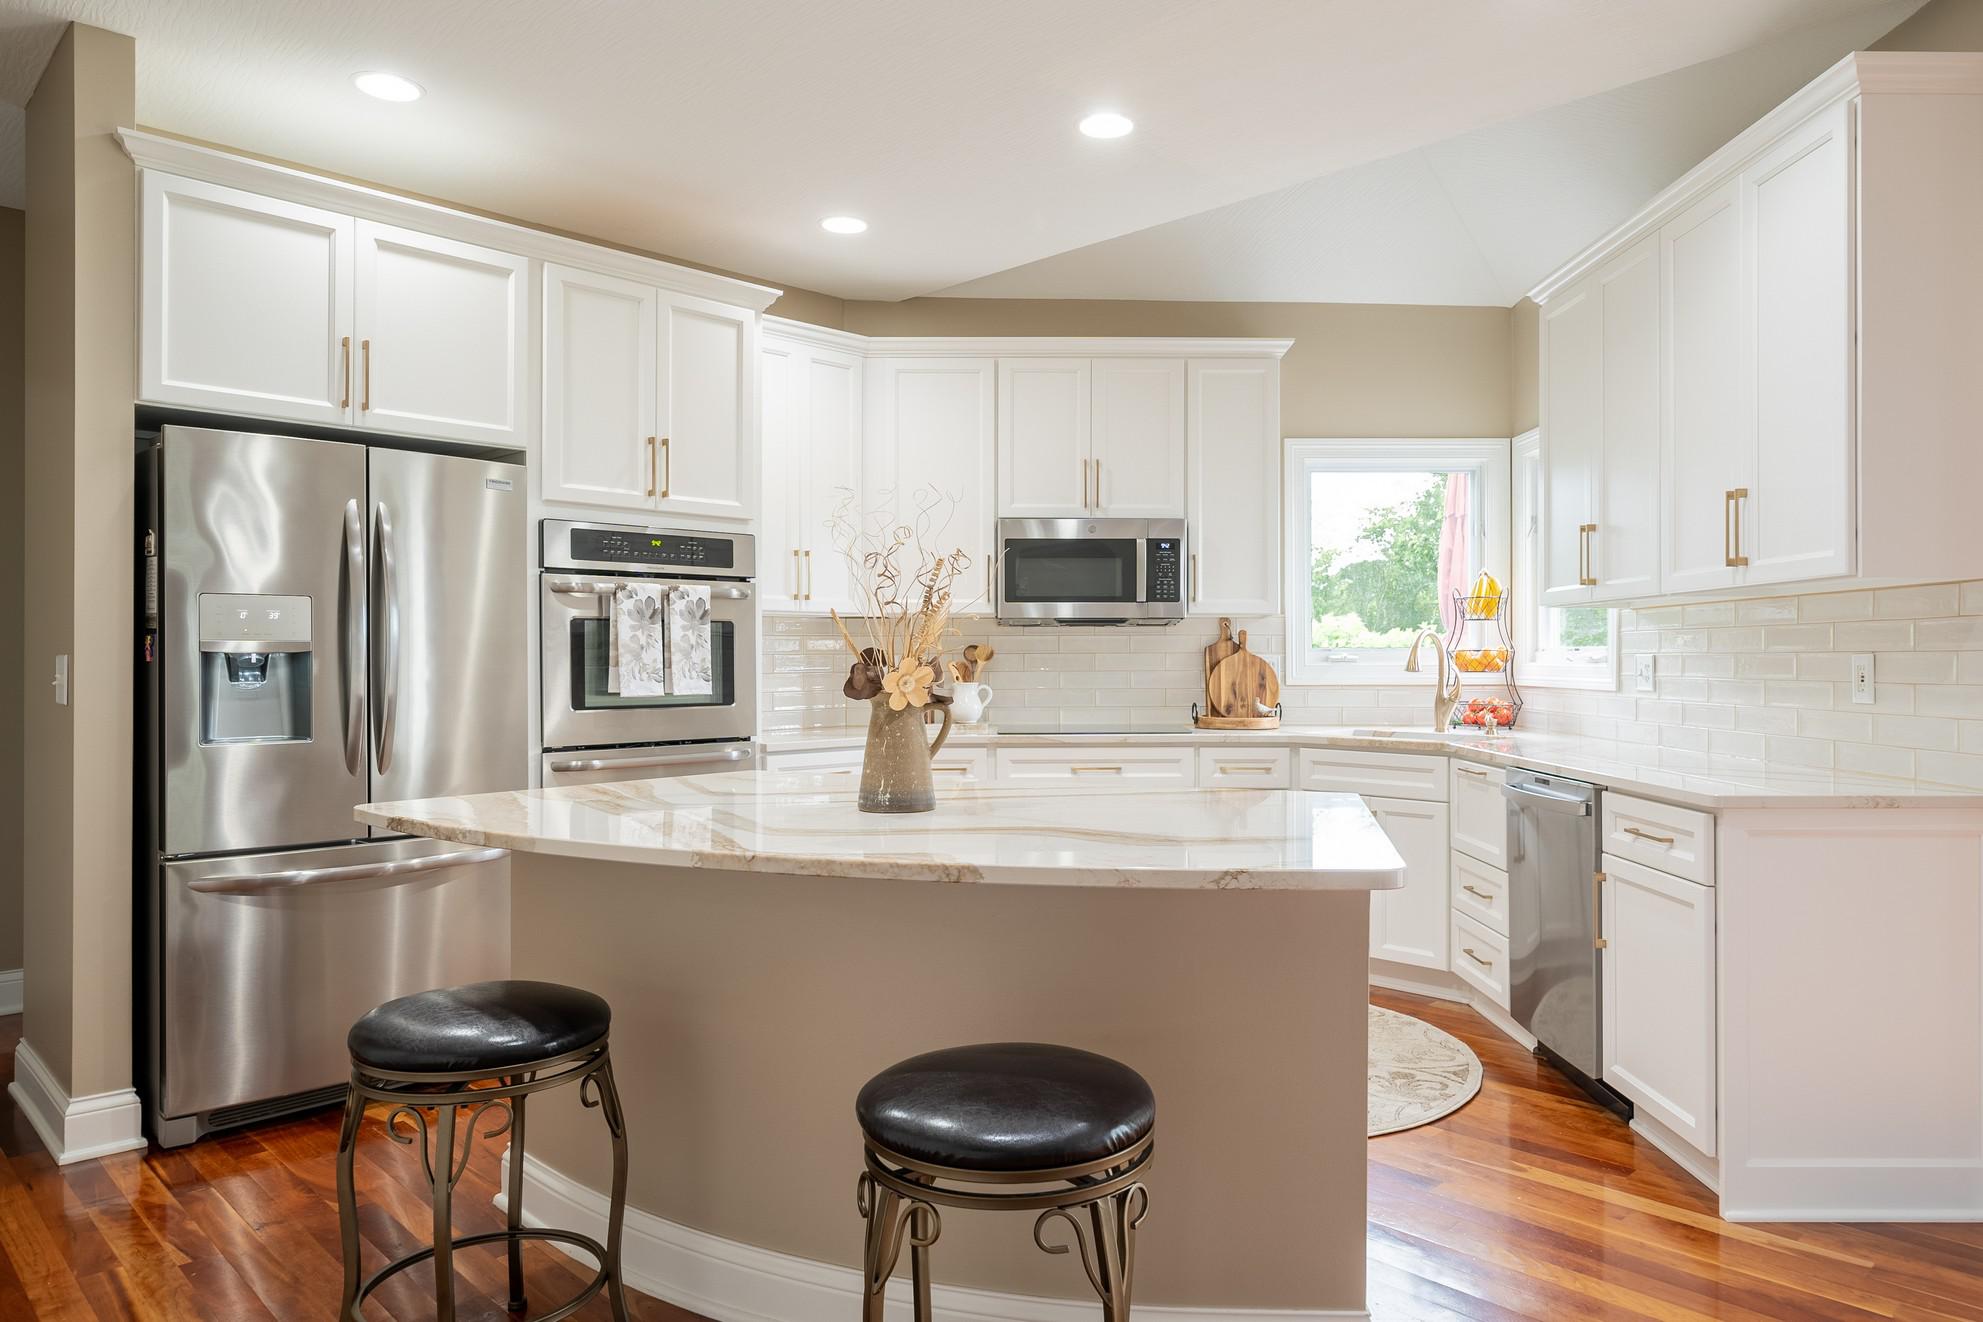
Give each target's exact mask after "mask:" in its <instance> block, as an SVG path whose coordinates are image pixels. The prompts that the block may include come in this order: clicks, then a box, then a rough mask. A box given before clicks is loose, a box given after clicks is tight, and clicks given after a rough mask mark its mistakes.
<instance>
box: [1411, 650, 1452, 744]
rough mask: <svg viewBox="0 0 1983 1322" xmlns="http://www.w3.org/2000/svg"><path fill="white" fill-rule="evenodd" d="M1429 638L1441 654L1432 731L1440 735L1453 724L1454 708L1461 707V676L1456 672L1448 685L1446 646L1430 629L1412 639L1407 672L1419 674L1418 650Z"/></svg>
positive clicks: (1435, 686) (1434, 691)
mask: <svg viewBox="0 0 1983 1322" xmlns="http://www.w3.org/2000/svg"><path fill="white" fill-rule="evenodd" d="M1428 638H1430V639H1431V640H1432V650H1433V651H1435V652H1437V653H1438V654H1439V680H1438V682H1437V683H1436V684H1434V685H1433V688H1432V729H1433V733H1435V734H1440V733H1444V732H1445V729H1446V727H1447V726H1449V725H1451V724H1452V723H1453V708H1455V707H1457V706H1459V705H1460V695H1461V687H1460V674H1459V671H1458V670H1457V669H1456V670H1454V671H1453V672H1452V677H1453V682H1452V684H1451V685H1450V686H1449V685H1448V684H1447V682H1446V675H1447V670H1446V644H1445V641H1444V640H1443V639H1441V638H1440V637H1439V635H1438V634H1436V633H1434V632H1432V630H1430V629H1421V630H1419V632H1418V637H1416V638H1414V639H1412V650H1411V655H1410V656H1408V657H1406V658H1405V670H1406V671H1407V672H1409V673H1410V674H1414V675H1416V674H1417V673H1418V649H1419V647H1420V646H1421V645H1422V644H1423V643H1424V642H1425V640H1426V639H1428Z"/></svg>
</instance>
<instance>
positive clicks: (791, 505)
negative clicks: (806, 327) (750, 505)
mask: <svg viewBox="0 0 1983 1322" xmlns="http://www.w3.org/2000/svg"><path fill="white" fill-rule="evenodd" d="M757 361H758V410H759V417H760V421H759V424H758V436H759V444H760V445H761V446H762V448H763V456H764V478H765V481H764V494H763V497H762V499H761V502H760V503H761V508H760V510H759V512H758V527H757V574H758V579H757V590H758V594H759V596H760V598H761V599H762V600H763V602H764V608H765V609H766V610H798V609H801V606H802V602H803V600H804V596H805V564H804V559H803V542H804V532H803V526H804V523H805V508H806V487H807V481H806V427H805V413H806V398H805V363H806V350H805V346H804V345H800V344H794V343H793V342H791V341H789V340H781V339H776V338H774V337H772V336H769V335H767V336H765V337H764V339H763V341H762V343H761V344H760V346H759V349H758V359H757Z"/></svg>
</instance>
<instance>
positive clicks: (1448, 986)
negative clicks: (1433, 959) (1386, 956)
mask: <svg viewBox="0 0 1983 1322" xmlns="http://www.w3.org/2000/svg"><path fill="white" fill-rule="evenodd" d="M1387 967H1389V968H1398V969H1403V968H1405V967H1407V966H1406V965H1403V964H1393V965H1387ZM1438 976H1439V975H1438V974H1437V973H1434V972H1433V971H1432V970H1430V969H1427V970H1426V971H1425V972H1424V973H1423V974H1419V975H1411V974H1405V973H1380V972H1378V971H1376V970H1375V969H1373V970H1371V974H1370V985H1371V986H1373V987H1382V988H1384V989H1385V990H1387V991H1400V992H1410V993H1411V994H1412V995H1414V996H1429V997H1431V998H1432V999H1433V1000H1435V1001H1459V1002H1462V1003H1464V1002H1465V1001H1466V1000H1467V999H1468V997H1469V994H1470V993H1469V991H1468V989H1467V987H1466V986H1465V985H1464V984H1462V983H1460V982H1459V981H1458V980H1457V979H1455V980H1454V981H1453V982H1450V983H1449V982H1434V981H1432V979H1434V978H1437V977H1438Z"/></svg>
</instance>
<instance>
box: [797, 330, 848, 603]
mask: <svg viewBox="0 0 1983 1322" xmlns="http://www.w3.org/2000/svg"><path fill="white" fill-rule="evenodd" d="M801 370H802V371H803V373H804V375H805V401H806V414H805V435H806V464H805V469H804V472H805V516H804V523H803V524H802V525H801V526H800V527H799V529H798V534H799V546H800V547H801V549H802V550H803V551H805V552H807V553H808V554H806V556H805V557H804V565H803V566H802V567H803V568H804V569H805V571H806V585H805V608H806V609H807V610H809V611H815V612H823V611H825V610H827V609H828V608H832V609H834V610H837V611H839V612H840V613H841V614H842V615H845V614H847V613H848V612H849V611H852V610H856V609H857V608H858V603H857V602H856V600H855V588H854V577H853V571H852V570H851V569H850V567H849V566H848V564H847V558H846V557H845V556H844V555H842V554H841V552H840V547H839V545H838V543H837V542H836V541H835V538H834V533H833V528H832V526H831V525H832V524H833V522H834V520H835V519H836V518H845V519H848V520H858V519H859V517H860V511H861V360H860V359H859V358H857V357H855V356H854V355H853V354H850V353H836V352H834V351H832V350H830V349H814V350H812V351H811V352H809V353H808V354H807V355H806V358H805V360H804V362H803V364H802V368H801Z"/></svg>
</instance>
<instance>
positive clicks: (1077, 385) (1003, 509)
mask: <svg viewBox="0 0 1983 1322" xmlns="http://www.w3.org/2000/svg"><path fill="white" fill-rule="evenodd" d="M1090 384H1091V377H1090V373H1089V368H1088V360H1087V359H1085V358H1002V359H1000V360H999V364H998V513H999V517H1001V518H1007V519H1059V518H1069V519H1078V518H1080V517H1081V516H1082V515H1084V514H1089V513H1092V512H1094V511H1095V509H1096V505H1095V501H1094V495H1093V492H1094V485H1093V480H1092V460H1091V458H1090V455H1089V438H1090V423H1091V407H1090V396H1089V390H1090Z"/></svg>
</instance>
